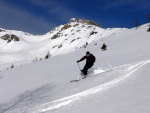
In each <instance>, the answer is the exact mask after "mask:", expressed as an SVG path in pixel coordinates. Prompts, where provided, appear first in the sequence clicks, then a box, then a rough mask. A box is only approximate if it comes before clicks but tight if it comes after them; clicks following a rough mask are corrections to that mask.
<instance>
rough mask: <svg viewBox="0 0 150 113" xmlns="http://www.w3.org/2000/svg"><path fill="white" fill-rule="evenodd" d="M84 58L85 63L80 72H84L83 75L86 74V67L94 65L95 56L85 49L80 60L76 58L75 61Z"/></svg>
mask: <svg viewBox="0 0 150 113" xmlns="http://www.w3.org/2000/svg"><path fill="white" fill-rule="evenodd" d="M85 59H86V64H85V66H84V68H83V70H81V72H82V73H83V74H84V77H85V76H86V75H87V72H88V69H90V68H91V67H92V66H93V65H94V62H95V60H96V58H95V56H94V55H93V54H91V53H90V52H89V51H87V52H86V55H85V56H84V57H82V58H81V59H80V60H78V61H77V63H78V62H81V61H83V60H85Z"/></svg>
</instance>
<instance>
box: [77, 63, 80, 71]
mask: <svg viewBox="0 0 150 113" xmlns="http://www.w3.org/2000/svg"><path fill="white" fill-rule="evenodd" d="M78 67H79V69H80V71H81V68H80V65H79V63H78Z"/></svg>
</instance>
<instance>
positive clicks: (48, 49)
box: [0, 18, 126, 65]
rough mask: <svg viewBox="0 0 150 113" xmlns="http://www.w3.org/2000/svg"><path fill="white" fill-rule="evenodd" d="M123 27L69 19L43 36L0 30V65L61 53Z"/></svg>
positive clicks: (118, 30) (80, 46) (77, 47)
mask: <svg viewBox="0 0 150 113" xmlns="http://www.w3.org/2000/svg"><path fill="white" fill-rule="evenodd" d="M124 30H126V29H125V28H108V29H104V28H101V27H100V26H99V25H98V24H96V23H94V22H92V21H89V20H84V19H75V18H72V19H71V20H70V21H69V22H68V23H67V24H65V25H60V26H58V27H56V28H55V29H53V30H52V31H50V32H48V33H46V34H44V35H32V34H29V33H25V32H22V31H15V30H5V29H2V28H1V29H0V53H1V54H0V64H6V63H10V64H13V63H14V62H21V61H22V62H23V61H24V62H32V61H33V60H37V59H38V60H39V59H44V58H45V56H46V55H47V54H48V53H49V54H50V55H51V56H56V55H60V54H65V53H69V52H72V51H74V50H77V49H79V48H82V47H85V46H86V45H87V44H90V43H92V42H94V41H96V40H99V39H101V38H104V37H106V36H109V35H113V34H115V33H118V32H121V31H124ZM10 64H9V65H10Z"/></svg>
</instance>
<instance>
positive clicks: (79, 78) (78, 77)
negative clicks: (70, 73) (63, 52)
mask: <svg viewBox="0 0 150 113" xmlns="http://www.w3.org/2000/svg"><path fill="white" fill-rule="evenodd" d="M78 67H79V69H80V71H81V68H80V65H79V63H78ZM78 79H81V77H80V75H79V76H78Z"/></svg>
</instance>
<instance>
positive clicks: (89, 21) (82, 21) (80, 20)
mask: <svg viewBox="0 0 150 113" xmlns="http://www.w3.org/2000/svg"><path fill="white" fill-rule="evenodd" d="M71 22H78V23H83V24H88V25H95V26H98V27H100V25H99V24H97V23H95V22H93V21H91V20H85V19H76V18H71V20H70V21H69V23H71Z"/></svg>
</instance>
